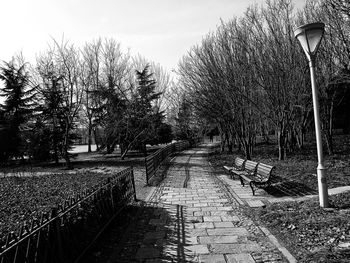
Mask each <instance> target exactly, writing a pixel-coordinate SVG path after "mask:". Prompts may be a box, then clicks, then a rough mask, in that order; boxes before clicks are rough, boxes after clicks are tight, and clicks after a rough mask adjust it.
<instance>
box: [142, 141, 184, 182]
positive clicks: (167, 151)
mask: <svg viewBox="0 0 350 263" xmlns="http://www.w3.org/2000/svg"><path fill="white" fill-rule="evenodd" d="M189 145H190V144H189V142H188V141H179V142H175V143H171V144H169V145H167V146H165V147H163V148H161V149H159V150H158V151H156V152H155V153H153V154H151V155H149V156H147V157H146V158H145V167H146V184H147V185H148V184H149V181H150V180H151V178H152V177H153V176H154V175H155V174H156V172H157V170H158V168H159V167H160V166H161V165H162V163H163V162H164V160H165V159H166V158H167V157H169V156H170V155H171V154H173V153H175V152H181V151H183V150H184V149H187V148H188V147H189Z"/></svg>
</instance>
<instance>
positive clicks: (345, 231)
mask: <svg viewBox="0 0 350 263" xmlns="http://www.w3.org/2000/svg"><path fill="white" fill-rule="evenodd" d="M277 153H278V149H277V146H276V145H275V144H260V145H258V146H257V147H256V148H255V151H254V156H253V158H252V159H253V160H255V161H259V162H264V163H267V164H272V165H274V166H276V168H277V169H276V172H277V175H278V177H279V180H292V181H293V180H294V181H297V182H300V183H302V184H304V185H305V187H308V188H311V189H314V190H317V177H316V176H315V175H314V174H315V173H316V167H317V155H316V146H315V145H314V143H312V142H309V143H307V144H306V147H305V148H304V149H302V150H299V151H297V152H295V153H294V154H292V155H289V156H287V157H288V158H287V159H286V160H284V161H279V160H278V156H277ZM237 155H239V156H241V157H243V155H242V153H239V152H235V153H234V154H228V153H223V154H217V155H213V156H211V157H210V161H211V163H212V164H213V166H214V169H216V170H217V171H219V172H223V168H222V166H223V165H232V162H233V159H234V157H235V156H237ZM325 166H326V168H327V175H328V187H329V188H335V187H339V186H346V185H350V136H348V135H347V136H345V135H337V136H335V154H334V155H333V156H329V155H326V156H325ZM330 206H331V208H329V209H323V208H320V207H319V201H318V198H317V197H315V198H312V199H309V200H307V201H301V202H296V201H294V202H283V203H274V204H271V205H267V206H266V207H265V208H258V209H257V208H255V209H252V208H248V207H244V208H243V211H244V212H245V213H246V215H247V216H249V217H251V218H252V219H253V220H254V221H255V222H257V223H258V224H263V225H265V226H267V227H268V228H269V230H270V231H271V232H272V233H273V234H274V235H275V236H277V237H278V239H279V240H280V242H281V243H282V244H283V245H284V246H286V247H287V248H288V250H289V251H291V252H292V254H293V255H294V256H295V257H296V258H297V260H298V262H315V263H316V262H317V263H318V262H334V263H335V262H337V263H338V262H350V222H349V217H350V192H346V193H342V194H338V195H335V196H330Z"/></svg>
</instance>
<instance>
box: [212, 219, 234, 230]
mask: <svg viewBox="0 0 350 263" xmlns="http://www.w3.org/2000/svg"><path fill="white" fill-rule="evenodd" d="M213 223H214V226H215V228H220V227H233V226H234V225H233V223H232V222H231V221H225V222H213Z"/></svg>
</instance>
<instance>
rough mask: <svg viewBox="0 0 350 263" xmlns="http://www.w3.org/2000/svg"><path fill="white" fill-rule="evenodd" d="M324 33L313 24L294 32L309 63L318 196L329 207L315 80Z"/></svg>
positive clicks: (322, 25)
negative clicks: (317, 55) (318, 52)
mask: <svg viewBox="0 0 350 263" xmlns="http://www.w3.org/2000/svg"><path fill="white" fill-rule="evenodd" d="M323 33H324V24H323V23H311V24H307V25H303V26H300V27H298V28H297V29H295V30H294V36H295V37H296V38H297V39H298V40H299V42H300V44H301V46H302V47H303V49H304V52H305V54H306V57H307V59H308V61H309V67H310V75H311V87H312V101H313V105H314V119H315V133H316V144H317V157H318V165H317V181H318V195H319V200H320V206H321V207H328V189H327V177H326V169H325V167H324V164H323V150H322V137H321V126H320V115H319V106H318V96H317V90H316V80H315V59H316V53H317V50H318V47H319V45H320V42H321V39H322V37H323Z"/></svg>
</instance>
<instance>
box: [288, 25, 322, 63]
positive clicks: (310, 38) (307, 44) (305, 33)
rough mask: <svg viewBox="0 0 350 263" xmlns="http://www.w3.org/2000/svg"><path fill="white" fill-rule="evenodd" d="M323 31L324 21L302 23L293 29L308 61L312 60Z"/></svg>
mask: <svg viewBox="0 0 350 263" xmlns="http://www.w3.org/2000/svg"><path fill="white" fill-rule="evenodd" d="M323 33H324V23H311V24H306V25H302V26H300V27H298V28H296V29H295V30H294V36H295V37H296V38H297V39H298V40H299V42H300V44H301V46H302V47H303V49H304V52H305V54H306V56H307V58H308V60H309V61H312V60H313V59H314V58H315V56H316V53H317V50H318V47H319V45H320V43H321V39H322V36H323Z"/></svg>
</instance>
